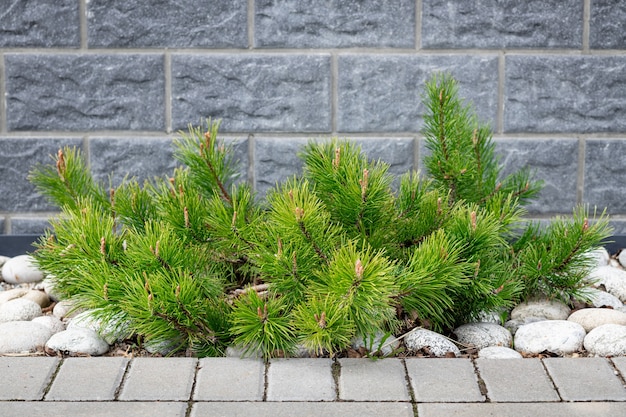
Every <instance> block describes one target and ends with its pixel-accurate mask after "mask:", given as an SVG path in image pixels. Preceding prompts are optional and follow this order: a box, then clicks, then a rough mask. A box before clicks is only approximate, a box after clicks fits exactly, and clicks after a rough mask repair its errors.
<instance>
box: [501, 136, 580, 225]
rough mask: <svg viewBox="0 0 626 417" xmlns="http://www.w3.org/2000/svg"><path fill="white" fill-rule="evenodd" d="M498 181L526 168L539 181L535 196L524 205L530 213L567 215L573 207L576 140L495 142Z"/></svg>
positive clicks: (517, 139)
mask: <svg viewBox="0 0 626 417" xmlns="http://www.w3.org/2000/svg"><path fill="white" fill-rule="evenodd" d="M495 144H496V154H497V155H499V156H500V164H501V165H502V174H501V176H502V178H504V177H505V176H506V175H510V174H512V173H514V172H518V171H520V170H521V169H524V168H527V169H529V170H530V171H531V173H532V174H533V178H534V179H537V180H542V181H543V189H542V190H541V191H540V193H539V195H538V196H537V197H536V198H535V199H533V200H532V202H531V203H530V204H528V205H527V206H526V208H527V210H528V211H529V212H530V213H533V214H545V213H562V212H564V211H565V212H567V214H570V213H571V209H572V207H574V206H575V205H576V187H577V184H576V176H575V175H572V173H574V172H576V170H577V169H578V141H577V140H576V139H551V138H546V139H524V138H511V139H499V140H496V141H495Z"/></svg>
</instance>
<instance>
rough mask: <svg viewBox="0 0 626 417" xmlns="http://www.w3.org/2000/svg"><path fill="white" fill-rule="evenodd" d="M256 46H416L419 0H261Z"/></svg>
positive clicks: (258, 6)
mask: <svg viewBox="0 0 626 417" xmlns="http://www.w3.org/2000/svg"><path fill="white" fill-rule="evenodd" d="M254 26H255V27H254V28H255V46H256V47H261V48H264V47H269V48H343V47H374V48H382V47H387V48H412V47H414V45H415V2H407V1H402V0H389V1H384V2H376V1H369V2H363V1H356V0H348V1H333V2H320V1H316V0H304V1H302V0H301V1H297V2H293V1H287V0H279V1H274V0H261V1H256V2H255V21H254Z"/></svg>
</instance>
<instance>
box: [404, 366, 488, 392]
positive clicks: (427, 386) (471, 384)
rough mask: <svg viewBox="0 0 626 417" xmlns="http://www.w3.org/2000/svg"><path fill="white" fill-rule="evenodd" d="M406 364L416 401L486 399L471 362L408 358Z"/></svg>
mask: <svg viewBox="0 0 626 417" xmlns="http://www.w3.org/2000/svg"><path fill="white" fill-rule="evenodd" d="M405 363H406V369H407V373H408V376H409V381H410V383H411V387H412V388H413V394H414V396H415V401H417V402H446V401H455V402H456V401H462V402H475V401H484V400H485V397H484V396H483V395H482V394H481V393H480V388H479V387H478V378H476V372H475V371H474V365H473V364H472V362H471V361H470V360H467V359H428V360H424V359H422V358H407V359H406V360H405Z"/></svg>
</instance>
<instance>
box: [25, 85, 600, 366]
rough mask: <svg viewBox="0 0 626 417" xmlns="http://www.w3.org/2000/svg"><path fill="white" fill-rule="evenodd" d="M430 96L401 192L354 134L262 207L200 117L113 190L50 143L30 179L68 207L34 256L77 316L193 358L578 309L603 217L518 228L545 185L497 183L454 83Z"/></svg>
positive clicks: (311, 150) (487, 143) (331, 145)
mask: <svg viewBox="0 0 626 417" xmlns="http://www.w3.org/2000/svg"><path fill="white" fill-rule="evenodd" d="M424 103H425V107H426V109H427V113H426V115H425V116H424V129H423V135H424V139H425V141H426V144H427V148H428V151H429V154H428V156H427V157H426V158H425V166H426V168H427V172H425V173H418V172H409V173H406V174H404V175H402V176H401V178H400V179H399V181H397V182H396V181H394V180H395V178H394V177H393V176H392V175H391V174H390V173H389V170H388V168H389V167H388V165H387V164H385V163H384V162H381V161H372V160H370V159H368V158H367V156H366V155H364V154H363V153H362V152H361V150H360V148H359V147H358V146H356V145H355V144H354V143H352V142H349V141H340V140H337V139H333V140H318V141H312V142H310V143H309V144H308V145H307V146H306V147H305V148H304V149H303V150H302V153H301V155H300V156H301V158H302V160H303V162H304V170H303V175H302V176H298V177H294V178H289V179H287V180H286V181H284V182H283V183H282V184H277V186H276V187H275V188H274V189H273V190H271V191H270V192H269V193H268V195H267V197H266V198H265V199H264V200H263V201H259V199H258V198H257V197H255V195H254V194H253V192H252V191H251V189H250V186H249V185H248V184H246V183H245V182H242V181H240V180H239V179H238V177H237V174H238V173H239V172H240V171H239V169H238V167H237V163H236V161H235V160H234V159H233V153H232V149H230V148H229V147H228V146H225V145H224V143H222V142H221V141H219V140H218V137H217V136H218V127H219V124H218V123H215V122H211V121H210V120H209V121H208V122H207V125H206V126H200V127H193V126H190V127H189V131H188V132H187V133H181V138H180V139H179V140H177V141H176V143H175V147H176V151H175V158H176V159H177V161H178V162H179V163H180V167H179V168H177V169H176V170H175V171H174V172H173V173H171V174H170V175H166V176H164V177H162V178H155V179H152V180H150V181H146V182H145V183H144V184H139V183H138V182H137V181H136V180H135V179H133V178H126V179H125V180H124V181H123V183H122V184H121V185H120V186H119V187H117V188H115V189H111V190H109V191H108V192H107V191H106V187H104V186H103V185H101V184H98V183H96V182H95V181H94V180H93V178H92V177H91V175H90V174H89V170H88V168H87V164H86V162H85V160H84V157H83V156H82V155H81V153H80V152H79V151H78V150H76V149H69V148H66V149H62V150H60V151H59V153H58V154H57V155H56V157H55V158H54V160H55V162H54V164H51V165H43V166H36V167H34V169H33V170H32V173H31V180H32V182H33V183H34V184H35V185H36V186H37V188H38V189H39V190H40V192H42V193H43V194H44V195H46V196H47V197H48V198H49V199H50V200H51V201H52V202H53V203H55V204H57V205H58V206H59V207H60V208H61V209H62V214H61V215H60V216H59V217H58V218H57V219H56V220H54V221H53V222H52V226H53V231H52V232H49V233H48V234H47V235H45V236H44V237H42V239H41V240H40V242H39V245H38V249H37V251H36V252H35V253H34V256H35V258H36V260H37V262H38V263H39V266H40V267H41V268H42V269H43V270H44V271H46V272H47V273H48V274H50V275H51V276H53V278H54V280H55V282H56V285H57V288H58V290H59V291H60V292H61V293H62V294H63V295H64V296H65V297H67V298H71V299H73V300H74V301H75V302H76V306H77V308H84V309H89V310H90V311H91V312H92V313H91V314H92V315H93V316H94V318H96V319H99V320H103V321H106V322H107V323H111V326H112V327H118V328H119V329H120V330H124V332H125V334H130V335H135V336H137V337H139V338H140V339H141V340H144V341H146V342H151V343H165V344H167V345H169V346H171V347H173V348H174V351H176V350H185V349H186V350H189V351H191V352H193V353H195V354H197V355H203V356H204V355H209V356H214V355H221V354H223V353H224V351H225V348H226V347H227V346H229V345H234V346H238V347H240V348H242V349H243V350H244V351H245V352H248V353H250V354H258V355H261V356H263V357H265V358H269V357H272V356H288V355H291V354H294V353H295V352H297V351H298V349H300V348H305V349H307V350H309V351H310V352H312V353H313V354H316V355H330V356H334V355H338V354H341V353H342V352H345V351H346V350H347V349H349V348H350V346H351V343H352V341H353V340H354V339H355V338H359V339H363V340H373V338H374V336H375V335H389V334H395V335H399V334H400V333H401V332H403V331H409V330H411V329H413V328H415V327H416V326H421V327H426V328H431V329H434V330H437V331H442V332H446V331H448V330H449V329H452V328H453V327H454V326H456V325H459V324H462V323H464V322H466V321H467V320H469V319H474V318H477V317H478V316H479V315H480V314H481V313H484V312H491V311H502V310H506V309H509V308H511V307H513V306H514V305H515V304H516V303H519V302H520V301H523V300H526V299H528V298H530V297H535V296H543V297H549V298H558V299H561V300H563V301H565V302H571V301H572V300H573V299H584V298H585V295H586V294H585V289H586V283H585V277H586V275H587V272H588V270H589V268H590V266H591V259H590V257H589V255H588V253H589V251H590V250H592V249H593V248H595V247H597V246H598V245H600V244H601V243H602V242H603V241H604V240H605V239H606V238H607V237H608V236H609V235H610V230H609V228H608V221H607V218H606V216H605V215H604V214H601V215H599V216H595V213H593V216H594V217H595V218H594V219H589V214H590V213H589V212H588V209H585V208H584V207H578V208H575V209H574V213H573V216H572V217H571V218H559V219H556V220H555V221H554V222H552V223H551V224H550V225H548V226H547V227H543V228H542V227H540V226H539V225H536V224H528V223H526V222H525V221H524V219H523V216H524V214H525V211H524V205H525V204H526V203H527V202H528V201H530V199H531V198H532V197H534V196H535V195H536V194H537V192H538V191H539V190H540V187H541V184H540V183H539V182H537V181H533V180H532V178H531V174H530V172H528V171H521V172H517V173H514V174H512V175H509V176H506V177H505V176H503V175H502V170H501V166H500V164H499V162H498V159H497V156H496V155H495V145H494V143H493V141H492V138H491V132H490V129H489V127H488V126H487V125H484V124H481V123H480V122H479V121H478V118H477V117H476V115H475V114H474V113H473V110H472V108H471V107H470V106H467V105H465V104H464V103H463V101H462V100H461V99H460V98H459V95H458V89H457V85H456V82H455V81H454V79H452V78H451V77H450V76H448V75H445V74H443V75H442V74H438V75H436V76H434V77H433V78H432V79H431V80H430V81H429V82H428V83H427V85H426V88H425V94H424ZM392 184H397V187H396V188H397V189H395V190H394V186H393V185H392ZM111 326H109V327H111Z"/></svg>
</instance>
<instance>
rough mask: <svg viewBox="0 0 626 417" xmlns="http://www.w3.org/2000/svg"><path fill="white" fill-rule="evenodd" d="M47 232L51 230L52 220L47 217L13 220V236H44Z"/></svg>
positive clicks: (14, 218) (17, 218)
mask: <svg viewBox="0 0 626 417" xmlns="http://www.w3.org/2000/svg"><path fill="white" fill-rule="evenodd" d="M46 230H50V220H49V219H48V218H47V217H12V218H11V234H14V235H43V234H44V233H45V232H46Z"/></svg>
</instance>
